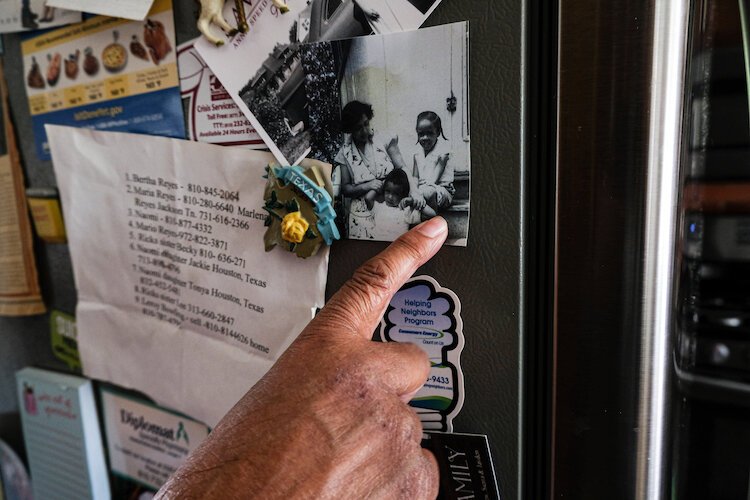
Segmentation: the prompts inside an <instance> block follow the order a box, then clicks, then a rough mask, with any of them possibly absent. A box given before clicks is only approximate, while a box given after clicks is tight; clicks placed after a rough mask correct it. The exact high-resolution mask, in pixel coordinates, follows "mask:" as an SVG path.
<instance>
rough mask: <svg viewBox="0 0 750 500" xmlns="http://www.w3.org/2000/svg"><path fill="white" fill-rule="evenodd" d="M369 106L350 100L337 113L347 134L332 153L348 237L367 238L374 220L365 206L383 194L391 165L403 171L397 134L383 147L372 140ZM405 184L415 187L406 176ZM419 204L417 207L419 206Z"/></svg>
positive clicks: (370, 204)
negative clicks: (344, 205) (346, 202)
mask: <svg viewBox="0 0 750 500" xmlns="http://www.w3.org/2000/svg"><path fill="white" fill-rule="evenodd" d="M373 116H374V113H373V111H372V106H371V105H370V104H366V103H363V102H360V101H351V102H349V103H348V104H347V105H346V106H344V109H343V110H342V112H341V131H342V132H344V133H345V134H347V136H346V139H345V140H344V144H343V145H342V146H341V148H340V149H339V151H338V153H336V157H335V158H334V164H335V165H336V166H337V167H338V169H339V172H340V174H339V175H340V178H341V194H342V195H344V197H345V198H347V199H349V200H350V202H349V208H348V213H349V216H348V227H349V238H353V239H371V238H373V237H374V235H373V232H372V230H373V228H374V225H375V221H374V218H373V215H372V213H371V212H370V209H369V208H368V205H369V206H372V203H373V201H374V200H375V198H377V197H380V196H382V194H383V180H384V179H385V177H386V175H388V173H390V172H391V170H393V169H394V168H399V169H402V170H404V171H406V170H405V169H404V159H403V157H402V155H401V151H400V150H399V147H398V137H395V136H394V137H393V138H391V139H390V140H389V141H388V142H387V143H385V144H384V145H383V146H380V145H379V144H380V143H374V141H373V137H374V132H373V130H372V127H371V126H370V120H372V117H373ZM409 183H410V185H412V186H413V187H416V184H415V182H414V181H413V179H412V178H411V176H409ZM421 208H423V207H419V209H421Z"/></svg>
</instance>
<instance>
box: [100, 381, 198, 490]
mask: <svg viewBox="0 0 750 500" xmlns="http://www.w3.org/2000/svg"><path fill="white" fill-rule="evenodd" d="M100 396H101V402H102V413H103V418H104V429H105V432H106V442H107V453H108V454H109V463H110V467H111V468H112V472H113V473H114V474H117V475H119V476H122V477H125V478H127V479H131V480H133V481H136V482H138V483H140V484H143V485H144V486H146V487H148V488H152V489H154V490H158V489H159V488H161V486H162V485H163V484H164V483H165V482H166V481H167V478H168V477H169V476H170V475H171V474H172V473H173V472H174V471H175V470H177V468H178V467H179V466H180V465H182V463H183V462H184V461H185V460H186V459H187V457H188V455H189V454H190V453H192V452H193V451H194V450H195V449H196V448H198V446H199V445H200V444H201V443H202V442H203V440H204V439H206V437H207V436H208V433H209V428H208V427H206V426H205V425H203V424H201V423H200V422H197V421H195V420H193V419H190V418H188V417H185V416H183V415H180V414H178V413H175V412H171V411H168V410H165V409H163V408H160V407H158V406H156V405H154V404H151V403H148V402H146V401H142V400H138V399H135V398H133V397H131V396H125V395H123V394H118V393H117V392H114V391H111V390H108V389H104V388H102V389H101V390H100Z"/></svg>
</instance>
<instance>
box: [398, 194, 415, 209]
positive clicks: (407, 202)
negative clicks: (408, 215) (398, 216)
mask: <svg viewBox="0 0 750 500" xmlns="http://www.w3.org/2000/svg"><path fill="white" fill-rule="evenodd" d="M412 203H414V199H413V198H412V197H411V196H405V197H404V198H401V201H400V202H399V203H398V208H400V209H401V210H403V209H405V208H406V207H409V206H411V205H412Z"/></svg>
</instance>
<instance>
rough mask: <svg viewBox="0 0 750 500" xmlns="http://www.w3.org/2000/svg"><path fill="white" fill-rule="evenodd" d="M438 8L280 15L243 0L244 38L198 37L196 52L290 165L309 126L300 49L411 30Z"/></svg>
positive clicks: (309, 4)
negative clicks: (212, 39)
mask: <svg viewBox="0 0 750 500" xmlns="http://www.w3.org/2000/svg"><path fill="white" fill-rule="evenodd" d="M439 3H440V0H341V1H337V2H329V1H328V0H287V2H286V4H287V5H288V6H289V12H287V13H286V14H282V13H280V12H279V10H278V9H277V8H276V7H275V6H274V5H273V4H272V3H271V1H270V0H260V1H258V2H250V1H245V14H246V17H247V22H248V25H249V26H250V31H249V32H248V33H247V34H238V35H236V36H235V37H234V38H233V39H231V42H230V41H229V40H228V41H227V43H226V44H225V45H223V46H221V47H216V46H214V45H212V44H211V43H210V42H209V41H208V40H205V39H203V38H201V39H200V40H199V41H198V42H197V43H196V48H197V49H198V52H199V53H200V55H201V56H202V57H203V59H204V60H205V61H206V63H207V64H208V66H209V67H210V68H211V69H212V70H213V71H214V73H215V74H216V76H217V77H218V78H219V80H220V81H221V83H222V84H223V85H224V87H225V88H226V89H227V91H228V92H229V94H230V95H231V96H232V98H233V99H234V100H235V102H236V103H237V105H238V106H239V107H240V109H241V110H242V112H243V113H245V115H246V116H247V117H248V118H249V119H250V121H251V122H252V124H253V126H254V127H255V129H256V130H257V131H258V133H259V134H260V136H261V137H262V138H263V140H264V141H265V142H266V144H267V145H268V147H269V149H270V150H271V152H272V153H273V154H274V155H275V156H276V158H278V160H279V162H281V163H283V164H285V165H292V164H293V163H295V160H298V159H299V158H303V157H304V156H306V151H307V150H308V149H309V147H310V137H309V132H308V128H309V126H310V124H309V122H308V120H307V117H306V115H305V113H303V106H304V100H305V86H304V84H303V80H304V75H303V73H302V68H301V66H300V57H299V48H300V46H301V44H302V43H306V42H317V41H324V40H337V39H342V38H351V37H356V36H361V35H369V34H372V33H386V32H393V31H406V30H414V29H417V28H419V27H420V26H421V25H422V23H423V22H424V21H425V20H426V19H427V17H428V16H429V14H430V13H431V12H432V11H433V10H434V9H435V7H437V5H438V4H439ZM232 4H233V2H227V3H226V4H225V7H224V17H225V18H226V19H234V18H235V14H234V9H233V6H232ZM248 106H249V107H248ZM270 118H273V121H272V125H271V126H269V123H268V122H269V120H268V119H270ZM264 122H266V127H265V128H264V127H263V125H261V124H263V123H264Z"/></svg>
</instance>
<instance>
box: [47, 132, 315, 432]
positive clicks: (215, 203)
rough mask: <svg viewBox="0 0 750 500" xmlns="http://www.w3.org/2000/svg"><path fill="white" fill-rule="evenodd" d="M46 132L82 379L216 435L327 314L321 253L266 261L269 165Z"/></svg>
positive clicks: (178, 146)
mask: <svg viewBox="0 0 750 500" xmlns="http://www.w3.org/2000/svg"><path fill="white" fill-rule="evenodd" d="M47 133H48V134H49V138H50V145H51V147H52V155H53V157H54V162H53V165H54V168H55V174H56V177H57V179H58V183H59V188H60V197H61V199H62V205H63V210H64V213H65V224H66V226H67V229H68V241H69V246H70V254H71V258H72V261H73V271H74V275H75V281H76V288H77V290H78V305H77V308H76V324H77V327H78V348H79V351H80V354H81V363H82V365H83V370H84V373H85V374H86V375H88V376H91V377H93V378H98V379H102V380H107V381H110V382H112V383H114V384H117V385H120V386H124V387H128V388H134V389H138V390H140V391H142V392H144V393H146V394H147V395H148V396H149V397H150V398H152V399H154V400H155V401H156V402H157V403H158V404H159V405H161V406H165V407H168V408H173V409H175V410H177V411H180V412H183V413H185V414H187V415H190V416H192V417H193V418H196V419H198V420H200V421H202V422H205V423H206V424H207V425H209V426H214V425H215V424H216V423H217V422H218V421H219V419H220V418H221V417H223V416H224V414H225V413H226V412H227V411H228V410H229V409H230V408H231V407H232V406H233V405H234V404H235V403H236V402H237V400H238V399H240V397H242V395H243V394H245V392H247V390H248V389H249V388H250V387H251V386H252V385H253V384H254V383H255V382H257V381H258V380H259V379H260V378H261V377H262V376H263V375H264V374H265V373H266V371H268V369H269V368H270V367H271V366H272V365H273V364H274V362H275V361H276V360H277V359H278V357H279V356H280V355H281V354H282V353H283V352H284V351H285V350H286V348H287V347H288V346H289V344H291V343H292V341H293V340H294V339H295V338H296V337H297V335H298V334H299V332H301V331H302V330H303V328H304V327H305V326H306V325H307V323H308V322H309V321H310V320H311V319H312V317H313V314H314V313H315V311H316V310H317V309H318V308H319V307H322V306H323V303H324V298H325V286H326V278H327V274H328V253H329V249H328V248H324V249H321V250H320V251H319V252H318V253H317V254H316V255H314V256H312V257H308V258H306V259H301V258H299V257H297V256H296V255H295V254H294V253H291V252H287V251H285V250H282V249H276V250H272V251H269V252H266V249H265V241H264V237H265V233H266V225H265V221H266V218H267V215H268V212H267V211H266V210H265V209H264V206H265V201H264V191H265V187H266V182H265V180H264V179H263V176H264V175H266V167H267V166H268V165H269V163H271V162H273V156H272V155H271V154H270V153H265V152H261V151H251V150H248V149H245V148H225V147H220V146H215V145H212V144H204V143H200V142H191V141H185V140H176V139H168V138H166V137H152V136H144V135H136V134H124V133H119V132H100V131H95V130H89V129H81V128H75V127H61V126H52V125H51V126H48V127H47ZM310 164H313V162H311V163H310ZM314 164H315V165H316V166H317V167H318V168H321V169H322V170H323V172H325V173H324V175H330V166H329V165H324V164H322V163H319V162H314ZM304 165H305V164H303V166H304ZM133 367H138V369H134V368H133Z"/></svg>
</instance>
